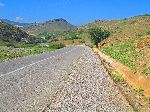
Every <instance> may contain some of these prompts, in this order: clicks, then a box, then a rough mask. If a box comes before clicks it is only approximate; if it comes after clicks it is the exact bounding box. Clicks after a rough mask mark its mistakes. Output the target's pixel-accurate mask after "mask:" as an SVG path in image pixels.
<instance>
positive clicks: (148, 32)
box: [136, 31, 150, 37]
mask: <svg viewBox="0 0 150 112" xmlns="http://www.w3.org/2000/svg"><path fill="white" fill-rule="evenodd" d="M145 35H150V31H147V32H141V33H138V34H136V36H139V37H141V36H145Z"/></svg>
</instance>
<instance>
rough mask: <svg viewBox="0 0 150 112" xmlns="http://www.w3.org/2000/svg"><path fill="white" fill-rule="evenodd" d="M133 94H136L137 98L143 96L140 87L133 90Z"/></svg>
mask: <svg viewBox="0 0 150 112" xmlns="http://www.w3.org/2000/svg"><path fill="white" fill-rule="evenodd" d="M134 91H135V94H137V95H138V96H144V90H143V89H142V88H140V87H137V88H135V89H134Z"/></svg>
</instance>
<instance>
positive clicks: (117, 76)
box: [111, 71, 124, 83]
mask: <svg viewBox="0 0 150 112" xmlns="http://www.w3.org/2000/svg"><path fill="white" fill-rule="evenodd" d="M111 77H112V78H113V80H114V81H115V82H116V83H124V79H123V77H122V74H120V73H119V72H117V71H113V72H111Z"/></svg>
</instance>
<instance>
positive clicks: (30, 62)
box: [0, 14, 150, 112]
mask: <svg viewBox="0 0 150 112" xmlns="http://www.w3.org/2000/svg"><path fill="white" fill-rule="evenodd" d="M93 32H94V33H93ZM92 36H93V37H94V36H95V37H96V38H93V37H92ZM95 47H97V50H98V52H99V51H100V52H101V53H103V54H104V55H105V56H104V57H103V55H102V57H100V59H99V58H98V56H97V55H96V54H95V53H93V51H92V49H93V48H94V49H95ZM108 57H109V58H108ZM103 58H104V59H103ZM104 60H105V61H104ZM111 60H113V61H112V62H111ZM114 60H115V62H116V63H117V64H116V63H115V64H116V65H115V64H114V65H113V64H112V63H113V62H114ZM111 64H112V66H113V67H115V71H114V68H113V71H112V68H111V67H112V66H111ZM117 66H118V67H117ZM123 68H124V69H123ZM119 71H121V73H120V72H119ZM122 71H123V72H122ZM126 72H127V73H129V74H127V73H126ZM130 73H131V74H133V75H131V74H130ZM136 74H138V75H137V76H136ZM130 75H131V77H132V76H134V78H133V79H134V80H135V84H134V86H133V85H132V84H131V82H129V81H130V80H131V81H132V82H134V81H133V80H132V78H131V77H130ZM127 76H128V77H127ZM0 77H1V79H0V84H1V86H0V90H1V96H0V102H1V103H0V110H3V111H6V112H13V111H14V112H17V111H23V112H30V111H44V112H52V111H54V110H57V111H58V112H60V111H62V112H66V111H67V110H70V112H72V111H75V110H76V111H78V109H79V110H80V111H87V110H90V111H94V112H95V111H104V110H106V111H108V110H109V112H112V111H114V112H118V111H121V112H122V111H123V110H127V111H129V112H130V111H131V112H132V111H138V112H142V111H146V112H148V111H150V110H149V108H150V101H149V100H150V98H149V97H147V96H146V95H145V92H147V91H148V90H149V89H146V88H145V85H146V84H145V83H146V81H147V82H148V81H150V15H148V14H146V15H139V16H134V17H130V18H124V19H118V20H96V21H94V22H91V23H88V24H86V25H83V26H75V25H72V24H71V23H69V22H68V21H67V20H65V19H63V18H58V19H53V20H48V21H46V22H41V23H36V22H35V23H19V22H13V21H10V20H7V19H1V20H0ZM137 77H138V78H137ZM139 77H140V78H141V77H142V79H143V80H141V79H140V78H139ZM138 81H140V82H138ZM138 84H139V85H138ZM140 84H143V85H144V86H143V85H142V86H140ZM56 85H58V86H56ZM136 85H137V87H136ZM148 86H149V85H148ZM142 87H144V88H142ZM105 89H106V90H105ZM101 90H102V91H101ZM120 91H121V92H120ZM4 93H7V94H4ZM9 93H11V94H9ZM126 93H127V94H126ZM80 94H81V96H80ZM93 94H94V95H93ZM17 95H19V96H17ZM116 95H118V99H117V98H116ZM130 95H131V96H133V97H130ZM72 96H74V97H72ZM75 98H76V99H75ZM129 98H131V100H134V99H136V100H134V101H131V100H129ZM101 99H102V100H103V101H101ZM110 99H114V100H110ZM80 100H81V101H82V103H81V102H79V101H80ZM4 101H5V102H4ZM64 101H66V102H64ZM88 101H89V103H88ZM6 102H7V103H6ZM13 102H15V103H13ZM102 102H104V103H102ZM134 103H135V104H137V105H138V106H140V107H139V108H138V106H137V105H134ZM33 104H35V105H33ZM60 104H61V105H60ZM105 104H106V105H105ZM66 105H68V106H66ZM81 105H82V106H81ZM107 105H109V106H107ZM88 106H89V107H88ZM112 108H114V110H113V109H112ZM143 108H144V110H142V109H143ZM140 109H141V110H140Z"/></svg>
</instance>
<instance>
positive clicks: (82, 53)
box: [0, 46, 133, 112]
mask: <svg viewBox="0 0 150 112" xmlns="http://www.w3.org/2000/svg"><path fill="white" fill-rule="evenodd" d="M0 73H1V74H0V112H42V111H43V112H132V111H133V110H132V107H131V106H130V105H129V104H128V102H127V101H126V100H125V98H124V97H123V96H122V95H121V94H120V92H119V90H118V88H117V87H115V86H114V84H113V82H112V80H111V79H110V77H109V75H108V73H107V71H106V69H105V68H104V66H103V65H102V64H101V62H100V60H98V59H97V57H96V56H95V55H94V54H93V52H92V50H91V49H90V48H88V47H85V46H71V47H68V48H64V49H61V50H59V51H56V52H53V53H45V54H42V55H38V56H31V57H26V58H20V59H17V60H14V61H10V62H4V63H1V64H0Z"/></svg>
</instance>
